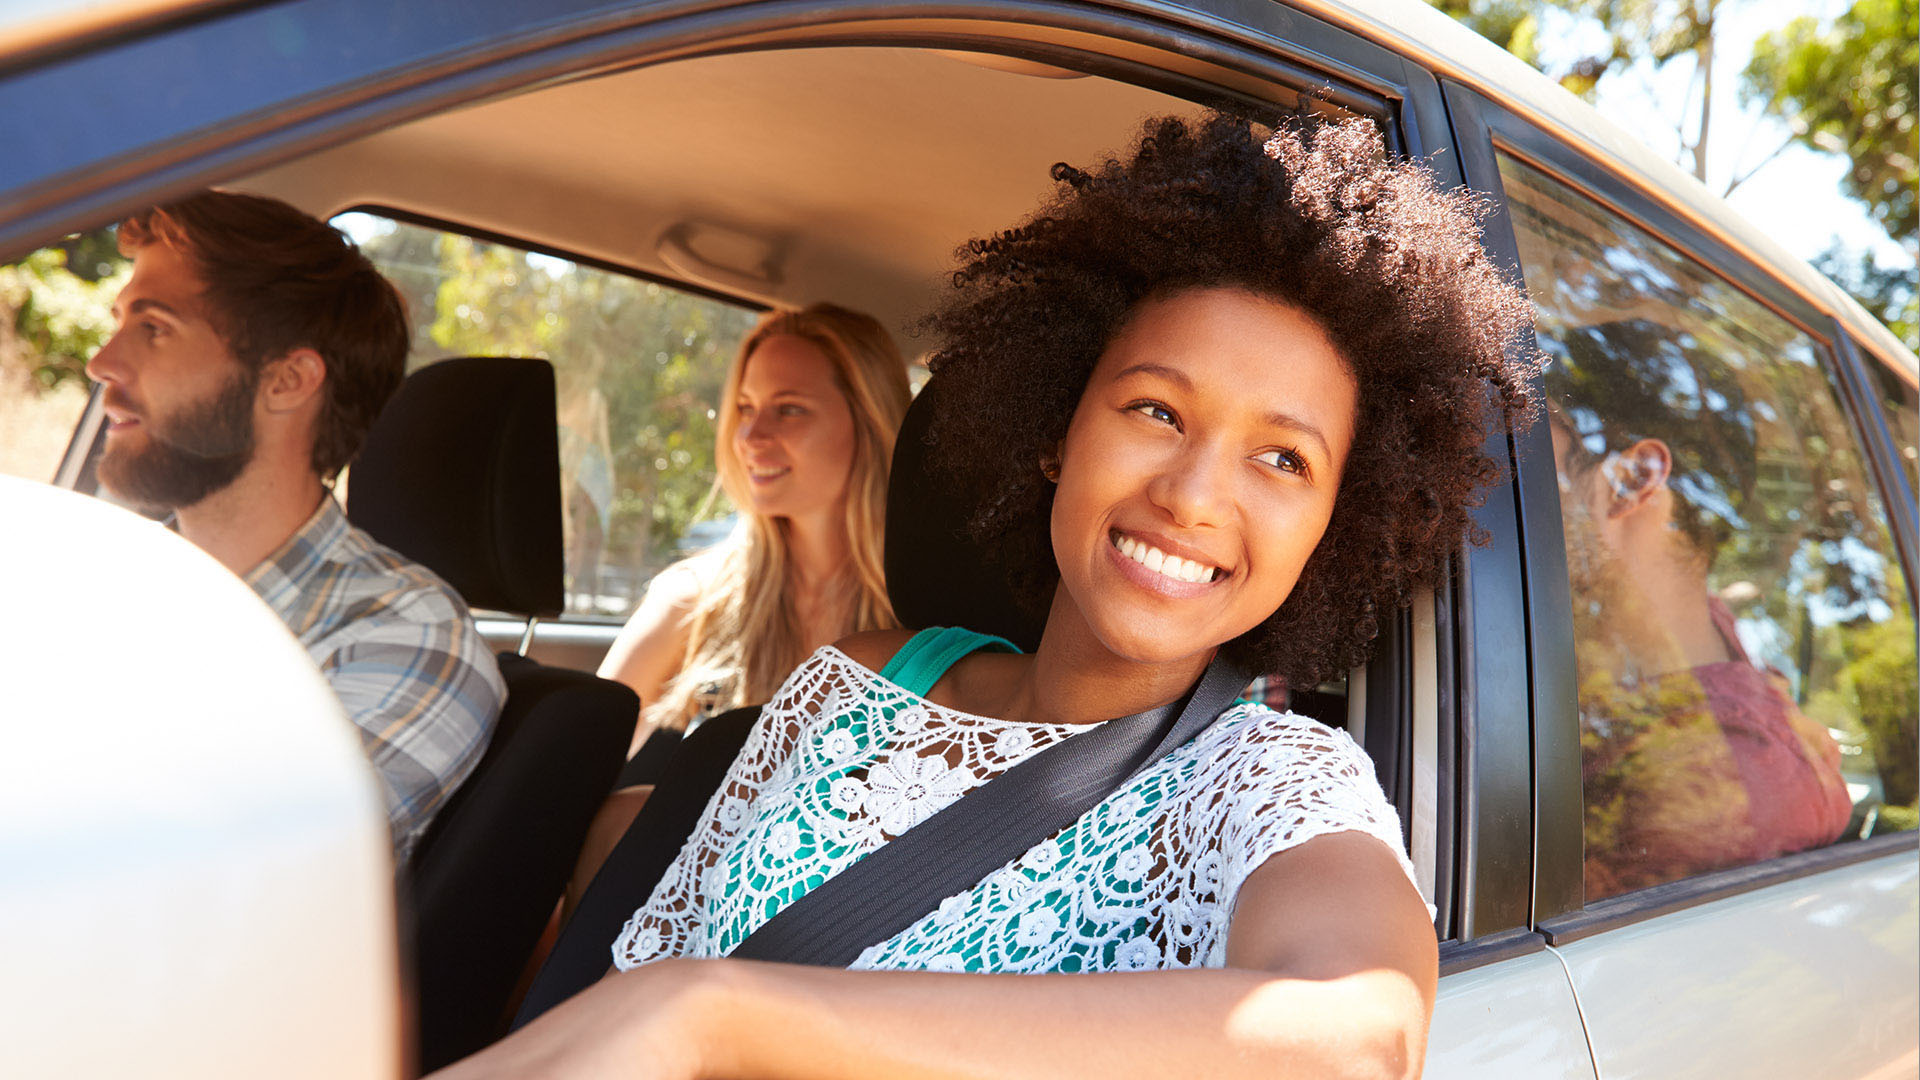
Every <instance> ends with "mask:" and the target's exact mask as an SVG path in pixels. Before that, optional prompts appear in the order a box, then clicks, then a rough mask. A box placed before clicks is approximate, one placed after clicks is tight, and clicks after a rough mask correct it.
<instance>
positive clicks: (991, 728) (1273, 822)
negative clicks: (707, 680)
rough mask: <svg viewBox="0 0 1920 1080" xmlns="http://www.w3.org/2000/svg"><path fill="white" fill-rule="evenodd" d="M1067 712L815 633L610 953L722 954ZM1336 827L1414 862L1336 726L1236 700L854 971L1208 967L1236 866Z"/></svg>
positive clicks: (1023, 752) (1009, 761) (639, 958)
mask: <svg viewBox="0 0 1920 1080" xmlns="http://www.w3.org/2000/svg"><path fill="white" fill-rule="evenodd" d="M1081 730H1085V729H1084V727H1082V726H1075V725H1068V724H1027V723H1017V722H1013V721H1006V720H996V719H993V718H990V717H985V716H976V715H973V714H971V713H963V712H959V711H957V710H954V709H948V708H944V707H942V706H939V705H935V704H932V703H931V702H928V701H926V700H925V699H923V698H920V697H917V696H915V695H913V694H910V693H908V692H907V691H905V690H902V689H901V688H900V687H898V686H895V685H894V684H893V683H891V682H889V681H887V680H885V679H882V678H881V677H880V676H879V675H877V674H875V673H874V672H872V671H869V670H868V669H867V668H866V667H864V666H862V665H861V664H860V663H858V662H856V661H854V660H852V659H850V658H849V657H847V656H846V654H844V653H842V652H840V651H839V650H837V649H834V648H832V647H831V646H829V647H827V648H823V649H821V650H820V651H819V652H816V653H814V654H813V656H812V657H811V658H809V659H808V660H807V662H806V663H804V664H802V665H801V666H800V667H799V668H798V669H796V670H795V671H794V673H793V675H792V676H791V677H790V678H788V680H787V682H786V685H785V686H783V687H781V688H780V692H779V693H778V694H777V695H776V696H775V697H774V699H773V701H772V702H771V703H769V704H768V705H767V706H766V708H765V709H764V710H762V712H761V714H760V720H759V722H758V723H757V724H756V725H755V726H754V729H753V731H752V733H751V734H750V735H749V736H748V737H747V741H746V744H745V746H744V747H742V749H741V751H740V754H739V756H738V757H736V758H735V759H734V762H733V766H732V767H731V769H729V771H728V773H727V777H726V779H725V780H724V781H723V782H722V783H721V785H720V788H719V790H718V791H716V792H715V793H714V797H713V799H712V801H710V802H709V803H708V804H707V808H706V810H705V811H704V812H703V813H702V815H701V817H700V821H699V824H697V825H696V826H695V827H694V831H693V833H692V835H691V836H689V838H688V840H687V843H686V846H685V847H684V848H682V849H681V851H680V854H679V856H678V857H677V858H675V859H674V861H673V863H672V865H670V866H669V867H668V868H667V871H666V874H665V875H664V876H663V877H662V878H661V879H660V884H659V885H658V887H656V888H655V889H654V892H653V895H652V896H651V897H649V898H648V900H647V902H646V905H645V906H643V907H641V908H640V909H639V910H638V911H636V912H634V914H633V917H632V918H631V919H629V920H628V921H627V925H626V927H625V929H624V930H622V931H621V933H620V937H619V938H618V940H616V941H615V942H614V946H613V960H614V964H615V965H616V966H618V967H620V968H621V969H623V970H624V969H627V968H630V967H633V966H635V965H637V964H643V963H646V962H647V961H649V960H657V959H660V958H662V957H668V956H725V955H726V954H727V953H728V952H730V951H732V949H733V948H734V946H736V945H738V944H739V943H740V942H741V940H742V939H744V938H745V937H746V936H747V935H748V934H750V933H752V932H753V931H754V930H755V929H757V928H758V927H759V926H760V924H761V923H763V922H765V921H766V920H767V919H769V918H772V917H773V915H774V914H775V913H776V912H778V911H779V910H781V909H782V908H784V907H785V906H786V905H787V904H789V903H791V902H792V901H793V900H795V899H797V898H798V897H800V896H802V895H804V894H805V893H806V892H807V891H808V890H810V889H812V888H814V887H815V886H817V885H819V884H820V883H821V882H822V881H825V880H826V879H828V878H830V877H832V876H833V875H835V874H838V873H839V872H840V871H842V870H844V869H846V868H847V867H848V866H850V865H852V864H853V863H854V862H855V861H857V860H858V859H859V858H860V857H861V856H862V855H865V854H866V853H867V852H870V851H872V850H874V849H875V848H877V847H879V846H880V845H881V844H884V843H886V842H887V841H888V840H889V839H891V838H893V837H895V836H898V835H900V834H901V833H903V832H906V831H907V830H908V829H911V828H912V827H913V826H914V825H916V824H918V823H919V822H921V821H923V820H925V819H926V818H927V817H928V816H930V815H932V814H933V813H935V812H936V811H939V810H941V809H943V808H945V807H946V806H947V805H948V804H950V803H952V802H953V801H954V800H956V799H958V798H959V797H960V796H961V795H964V794H965V793H966V792H967V791H969V790H971V789H972V788H974V787H976V786H978V785H980V784H982V783H985V782H986V781H987V780H989V779H991V778H993V777H995V776H997V775H999V774H1000V773H1002V772H1004V771H1006V770H1007V769H1009V768H1011V767H1012V766H1014V765H1016V764H1018V763H1019V762H1020V761H1022V760H1024V759H1025V758H1027V757H1028V756H1029V755H1031V754H1034V753H1037V752H1039V751H1041V750H1044V749H1046V748H1047V747H1049V746H1052V745H1054V744H1056V743H1058V742H1060V741H1061V740H1062V739H1065V738H1068V737H1069V736H1071V735H1073V734H1074V733H1075V732H1076V731H1081ZM1346 831H1359V832H1364V833H1367V834H1368V835H1371V836H1374V837H1377V838H1378V839H1379V840H1380V842H1381V843H1384V844H1386V845H1387V846H1388V847H1389V848H1391V849H1392V850H1393V852H1394V853H1395V855H1396V856H1397V857H1398V858H1399V860H1400V863H1401V866H1402V868H1403V869H1405V870H1406V871H1407V876H1408V877H1409V879H1411V878H1412V876H1413V868H1412V866H1411V864H1409V863H1408V862H1407V858H1406V854H1405V851H1404V848H1403V847H1402V843H1401V838H1400V822H1399V818H1398V816H1397V815H1396V814H1395V812H1394V809H1393V806H1392V805H1391V804H1390V803H1388V802H1387V800H1386V797H1385V796H1384V795H1383V794H1382V792H1381V790H1380V786H1379V783H1378V782H1377V781H1376V780H1375V779H1374V773H1373V766H1372V763H1371V762H1369V761H1368V760H1367V756H1366V755H1365V754H1364V753H1363V752H1361V750H1360V748H1359V747H1357V746H1355V745H1354V743H1353V740H1352V739H1350V738H1349V737H1348V736H1347V735H1346V733H1345V732H1342V731H1334V730H1330V729H1328V728H1325V727H1322V726H1320V725H1319V724H1316V723H1314V722H1313V721H1311V720H1308V719H1306V718H1304V717H1300V716H1295V715H1293V714H1291V713H1276V712H1274V711H1273V710H1271V709H1267V708H1263V707H1261V706H1257V705H1239V706H1236V707H1234V708H1233V709H1230V710H1229V711H1228V712H1227V713H1226V714H1225V715H1223V716H1222V717H1221V718H1220V719H1219V720H1218V721H1216V722H1214V724H1213V725H1211V726H1210V727H1208V728H1207V729H1206V730H1205V731H1203V732H1201V733H1200V734H1199V735H1198V736H1196V737H1195V738H1194V739H1193V740H1192V741H1191V742H1189V743H1187V744H1186V745H1185V746H1183V747H1181V748H1179V749H1178V750H1175V751H1174V752H1172V753H1170V754H1168V755H1167V756H1166V757H1164V758H1162V759H1161V760H1160V761H1159V762H1158V763H1157V764H1155V765H1154V766H1153V767H1152V768H1150V769H1148V770H1146V771H1144V772H1142V773H1141V774H1140V775H1139V776H1136V777H1134V778H1133V780H1132V781H1131V782H1130V783H1128V784H1127V785H1126V786H1124V787H1122V788H1120V789H1119V790H1117V791H1115V792H1114V793H1113V794H1112V795H1110V796H1108V797H1107V799H1106V800H1105V801H1104V802H1102V803H1101V804H1100V805H1098V806H1096V807H1094V808H1093V809H1092V810H1090V811H1088V812H1087V813H1086V814H1084V815H1083V816H1082V817H1081V818H1080V819H1079V820H1078V821H1076V822H1075V823H1074V824H1072V825H1070V826H1068V827H1067V828H1066V829H1064V830H1062V831H1061V832H1059V833H1057V834H1055V836H1054V837H1053V838H1052V839H1050V840H1046V841H1043V842H1041V843H1040V844H1038V845H1036V846H1035V847H1033V848H1031V849H1029V850H1028V851H1027V852H1026V853H1025V854H1023V855H1021V856H1019V857H1018V858H1016V859H1013V860H1012V861H1011V862H1009V863H1008V864H1007V865H1006V866H1004V867H1002V868H1001V869H1000V870H998V871H996V872H994V873H993V874H991V875H990V876H989V877H988V878H987V879H986V880H985V881H983V882H981V883H980V884H978V885H976V886H974V887H973V888H972V889H970V890H968V891H966V892H962V893H959V894H957V895H955V896H952V897H949V898H947V899H946V901H945V902H943V903H941V904H940V905H939V907H938V909H936V910H934V911H931V912H929V913H928V914H927V915H926V916H925V917H923V918H922V919H920V921H919V922H917V923H915V924H914V925H912V926H910V927H908V928H907V929H906V930H903V931H901V932H900V933H899V934H896V935H895V936H894V937H892V938H889V939H888V940H886V941H883V942H880V943H879V944H877V945H873V946H871V947H869V948H868V949H867V950H866V951H864V952H863V953H861V954H860V957H859V959H858V960H856V961H855V962H854V964H853V967H855V968H891V969H902V968H910V969H926V970H933V971H996V972H1027V973H1039V972H1063V971H1137V970H1143V969H1150V968H1178V967H1201V966H1209V967H1218V966H1220V965H1221V964H1222V963H1223V961H1224V959H1225V954H1226V930H1227V920H1228V918H1229V917H1230V916H1231V914H1232V912H1233V906H1234V899H1235V897H1236V896H1237V895H1238V893H1239V890H1240V885H1241V883H1242V882H1244V881H1245V880H1246V878H1247V875H1248V874H1249V873H1251V872H1252V871H1253V870H1254V869H1255V868H1256V867H1258V866H1259V865H1260V864H1261V863H1262V862H1264V861H1266V859H1267V858H1268V857H1269V856H1271V855H1273V854H1275V853H1276V852H1279V851H1284V850H1286V849H1287V848H1290V847H1292V846H1294V845H1295V844H1300V843H1303V842H1305V841H1307V840H1311V839H1312V838H1314V837H1316V836H1322V835H1325V834H1328V833H1337V832H1346Z"/></svg>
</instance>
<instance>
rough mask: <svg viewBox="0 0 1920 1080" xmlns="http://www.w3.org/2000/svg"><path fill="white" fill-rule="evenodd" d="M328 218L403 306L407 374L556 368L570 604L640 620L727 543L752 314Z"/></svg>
mask: <svg viewBox="0 0 1920 1080" xmlns="http://www.w3.org/2000/svg"><path fill="white" fill-rule="evenodd" d="M334 224H336V225H338V226H339V227H340V228H342V229H343V230H345V231H346V232H347V233H348V234H349V235H350V236H352V237H353V238H354V240H355V241H356V242H357V243H359V244H360V246H361V249H362V250H364V251H365V252H366V253H367V256H368V257H369V258H370V259H372V260H373V262H374V265H376V266H378V267H379V268H380V271H381V272H382V273H384V274H386V275H387V276H388V277H389V278H391V279H392V280H393V282H394V284H395V285H396V286H398V287H399V289H400V292H401V294H402V295H403V296H404V297H406V300H407V304H408V309H409V311H410V313H411V315H412V318H413V326H414V335H413V351H412V353H411V355H410V358H409V361H408V363H409V366H410V367H413V368H417V367H420V366H422V365H424V364H429V363H432V362H433V361H435V360H442V359H445V358H447V357H450V356H504V355H512V356H535V357H542V358H544V359H546V360H549V361H551V362H552V363H553V367H554V378H555V383H556V386H555V389H556V391H557V394H558V403H557V405H558V415H557V417H556V420H557V421H558V424H559V438H560V474H561V475H560V480H561V500H562V511H563V515H564V517H563V522H564V525H563V528H564V531H565V543H566V565H567V579H568V580H567V609H568V610H569V611H571V612H577V613H583V614H595V615H617V616H625V615H627V614H630V613H631V612H632V611H633V609H634V607H635V606H636V605H637V604H638V602H639V598H640V597H641V596H642V595H643V594H644V593H645V592H646V585H647V581H648V580H649V579H651V578H652V576H653V575H654V574H655V573H657V572H659V571H660V570H662V569H664V568H665V567H666V566H667V565H668V564H670V563H672V562H674V561H675V560H677V559H679V558H682V557H684V556H685V555H687V554H689V553H690V552H691V551H693V550H696V549H698V548H700V547H704V546H707V544H710V543H712V542H713V541H715V540H719V539H721V538H724V537H725V535H726V529H725V527H724V526H723V525H720V524H719V523H717V522H715V521H713V520H712V519H713V518H714V517H715V516H716V515H724V514H727V513H730V512H731V508H730V507H728V506H727V505H726V502H725V496H724V495H720V494H717V493H716V492H715V488H714V476H715V470H714V462H713V432H714V419H715V413H714V408H715V402H716V401H717V399H718V398H719V394H720V384H721V381H722V380H723V379H724V378H725V375H726V367H727V361H728V360H729V359H731V357H732V355H733V352H734V350H735V349H736V348H738V346H739V342H740V340H741V339H742V338H743V337H744V336H745V335H746V332H747V330H748V329H750V328H751V327H752V326H753V321H754V313H753V312H751V311H748V310H747V309H745V308H741V307H738V306H736V305H733V304H727V303H723V302H720V301H717V300H709V299H707V298H705V297H701V296H695V295H692V294H689V293H683V292H680V291H678V290H676V289H672V288H668V287H666V286H663V285H658V284H655V283H652V282H647V281H640V280H637V279H635V278H631V277H627V276H625V275H622V274H614V273H609V272H606V271H603V270H598V269H595V268H593V267H591V266H582V265H579V264H577V263H573V262H570V261H568V260H565V259H559V258H554V257H552V256H549V255H541V254H538V253H533V252H527V251H521V250H519V249H517V248H512V247H508V246H505V245H502V244H493V243H488V242H485V241H482V240H475V239H473V238H471V237H467V236H461V235H459V234H457V233H447V232H441V231H439V230H436V229H429V228H423V227H421V226H417V225H410V224H406V223H404V222H395V221H389V220H387V219H385V218H380V217H375V216H373V215H371V214H363V213H349V214H342V215H340V216H339V217H337V218H335V219H334ZM710 496H712V498H713V500H714V503H715V505H714V506H712V507H705V509H706V511H707V512H706V513H705V514H704V515H703V514H702V513H701V511H702V509H703V505H704V504H705V503H706V502H707V500H708V499H709V497H710Z"/></svg>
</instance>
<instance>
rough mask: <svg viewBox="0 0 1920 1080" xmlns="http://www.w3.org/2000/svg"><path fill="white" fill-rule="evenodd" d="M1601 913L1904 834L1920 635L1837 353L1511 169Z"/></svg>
mask: <svg viewBox="0 0 1920 1080" xmlns="http://www.w3.org/2000/svg"><path fill="white" fill-rule="evenodd" d="M1500 168H1501V177H1502V181H1503V184H1504V186H1505V189H1506V193H1507V198H1508V203H1509V206H1510V208H1511V212H1512V216H1513V222H1514V227H1515V232H1516V234H1517V239H1518V241H1519V248H1520V256H1521V263H1522V266H1523V269H1524V272H1525V275H1526V278H1527V286H1528V289H1529V291H1530V293H1531V295H1532V297H1533V300H1534V304H1535V307H1536V310H1537V324H1538V329H1539V336H1540V343H1541V346H1542V348H1543V349H1544V350H1545V351H1546V353H1547V354H1548V356H1549V358H1550V364H1549V366H1548V369H1547V373H1546V380H1545V381H1546V387H1547V393H1548V402H1547V407H1548V423H1549V424H1550V427H1551V433H1552V436H1553V443H1554V450H1555V459H1556V461H1555V464H1556V468H1557V473H1558V478H1559V485H1560V498H1561V517H1562V520H1563V523H1564V526H1565V533H1566V544H1567V568H1568V569H1567V573H1568V578H1569V582H1570V584H1571V586H1572V595H1573V619H1574V636H1575V642H1576V646H1575V659H1576V663H1577V665H1578V679H1579V688H1578V699H1579V718H1580V727H1581V731H1580V738H1581V751H1582V769H1583V789H1584V790H1583V796H1584V802H1585V879H1586V897H1587V899H1588V900H1589V901H1592V900H1595V899H1598V898H1601V897H1605V896H1610V895H1613V894H1616V893H1620V892H1625V891H1628V890H1632V889H1638V888H1644V887H1647V886H1651V885H1657V884H1660V883H1662V882H1666V881H1672V880H1675V879H1678V878H1682V877H1686V876H1689V875H1693V874H1698V873H1704V872H1707V871H1712V870H1717V869H1722V868H1726V867H1733V866H1741V865H1746V864H1750V863H1755V862H1760V861H1762V860H1765V859H1769V858H1773V857H1775V856H1779V855H1783V854H1787V853H1790V852H1795V851H1802V850H1807V849H1810V848H1816V847H1820V846H1824V845H1826V844H1829V843H1832V842H1835V841H1838V840H1844V839H1849V838H1854V837H1860V836H1865V835H1870V834H1873V833H1878V832H1886V831H1890V830H1897V829H1909V828H1912V827H1913V825H1914V803H1915V790H1914V788H1915V765H1916V761H1915V748H1914V709H1913V702H1914V697H1915V677H1914V625H1913V619H1912V615H1911V612H1910V611H1909V609H1908V603H1907V600H1906V585H1905V582H1904V580H1903V578H1902V576H1901V570H1900V566H1899V563H1898V560H1897V559H1896V558H1895V557H1894V556H1893V554H1892V552H1893V548H1892V545H1891V544H1890V542H1889V539H1888V534H1887V523H1886V516H1885V511H1884V509H1883V507H1882V504H1881V502H1880V499H1879V498H1878V496H1877V494H1876V492H1875V489H1874V487H1873V484H1872V481H1871V479H1870V473H1869V472H1868V470H1867V469H1866V468H1865V458H1864V455H1863V453H1862V451H1861V449H1860V447H1859V445H1858V443H1857V441H1856V439H1855V436H1854V432H1853V429H1852V428H1851V426H1850V425H1849V423H1848V421H1847V418H1846V416H1845V414H1844V412H1843V411H1842V406H1841V398H1840V395H1839V393H1838V392H1837V388H1836V385H1835V383H1834V380H1833V378H1832V376H1831V374H1830V369H1829V367H1828V365H1827V364H1826V363H1825V362H1824V358H1823V352H1822V348H1821V346H1820V345H1819V344H1818V343H1816V342H1815V341H1814V340H1813V339H1812V338H1811V337H1809V336H1808V335H1807V334H1806V333H1804V332H1802V331H1801V330H1800V329H1798V328H1797V327H1796V326H1795V325H1794V324H1792V323H1791V322H1789V321H1788V320H1787V319H1785V318H1783V317H1782V316H1780V315H1778V314H1776V313H1775V312H1774V311H1772V310H1771V309H1769V308H1766V307H1764V306H1762V305H1761V304H1760V303H1758V302H1757V301H1755V300H1754V299H1752V298H1751V297H1750V296H1748V295H1747V294H1746V293H1744V292H1741V291H1739V290H1737V289H1735V288H1734V287H1733V286H1732V285H1730V284H1729V283H1728V282H1726V281H1725V280H1722V279H1721V278H1720V277H1718V276H1716V275H1714V274H1713V273H1711V272H1710V271H1708V270H1706V269H1705V268H1703V267H1702V266H1700V265H1699V264H1697V263H1695V262H1693V261H1691V260H1690V259H1688V258H1686V257H1684V256H1682V255H1681V254H1680V253H1679V252H1678V251H1676V250H1675V249H1673V248H1672V247H1670V246H1668V245H1667V244H1665V243H1664V242H1662V241H1660V240H1658V239H1656V238H1655V237H1654V236H1653V235H1652V234H1650V233H1648V232H1646V231H1644V230H1642V229H1640V228H1639V227H1637V226H1635V225H1633V224H1631V223H1629V222H1628V221H1627V220H1625V219H1624V218H1622V217H1620V216H1618V215H1616V214H1614V213H1612V212H1610V211H1608V210H1606V209H1604V208H1602V207H1600V206H1598V205H1596V204H1594V203H1593V202H1591V201H1589V200H1588V199H1586V198H1584V197H1582V196H1580V195H1578V194H1577V193H1575V192H1574V191H1573V190H1572V189H1570V188H1569V187H1567V186H1565V185H1563V184H1561V183H1560V182H1558V181H1556V180H1555V179H1553V178H1551V177H1549V176H1547V175H1546V174H1544V173H1542V172H1539V171H1537V170H1535V169H1534V168H1532V167H1530V166H1528V165H1526V164H1524V163H1522V162H1520V161H1518V160H1515V159H1513V158H1508V157H1504V156H1503V158H1502V160H1501V163H1500Z"/></svg>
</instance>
